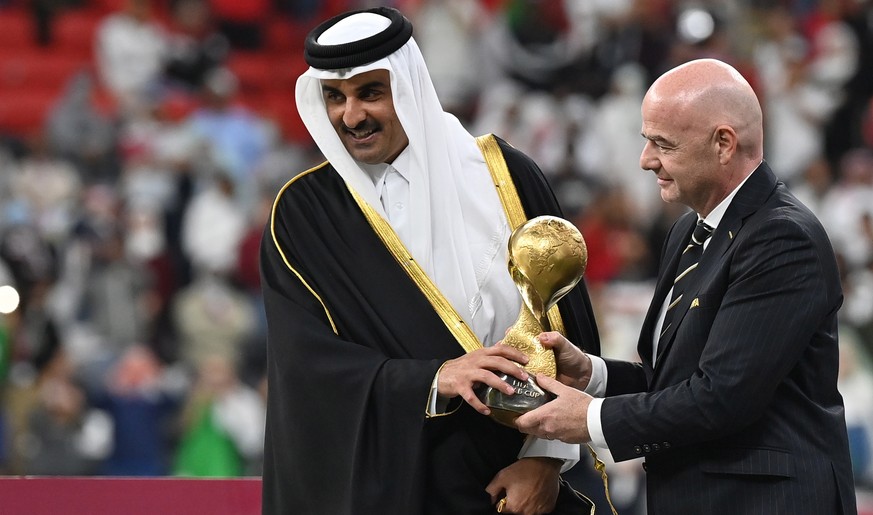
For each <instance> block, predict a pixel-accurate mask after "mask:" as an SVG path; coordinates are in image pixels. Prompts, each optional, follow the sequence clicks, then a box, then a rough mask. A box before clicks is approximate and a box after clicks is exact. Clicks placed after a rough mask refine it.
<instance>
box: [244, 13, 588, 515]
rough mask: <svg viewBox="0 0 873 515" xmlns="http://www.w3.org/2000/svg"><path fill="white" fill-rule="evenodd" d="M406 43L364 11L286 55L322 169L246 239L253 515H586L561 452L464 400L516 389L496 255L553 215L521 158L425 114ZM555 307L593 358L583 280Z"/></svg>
mask: <svg viewBox="0 0 873 515" xmlns="http://www.w3.org/2000/svg"><path fill="white" fill-rule="evenodd" d="M411 35H412V25H411V24H410V22H409V21H408V20H407V19H406V18H404V17H403V15H402V14H400V13H399V11H397V10H395V9H391V8H376V9H369V10H364V11H353V12H350V13H345V14H342V15H339V16H336V17H334V18H332V19H330V20H328V21H327V22H325V23H323V24H321V25H319V26H318V27H316V28H315V29H314V30H313V31H312V32H311V33H310V34H309V36H308V37H307V40H306V52H305V57H306V60H307V62H308V64H309V65H310V68H309V69H308V70H307V71H306V72H305V73H304V74H303V75H302V76H301V77H300V78H299V79H298V82H297V90H296V97H297V107H298V111H299V113H300V116H301V119H302V120H303V122H304V123H305V125H306V127H307V129H308V130H309V132H310V134H311V135H312V137H313V139H314V141H315V142H316V143H317V144H318V147H319V149H320V150H321V151H322V153H323V154H324V157H325V158H326V159H327V161H326V162H325V163H323V164H322V165H320V166H317V167H315V168H313V169H310V170H307V171H305V172H303V173H301V174H299V175H297V176H296V177H294V178H293V179H291V180H290V181H289V182H288V183H287V184H286V185H285V186H284V187H283V188H282V190H281V191H280V192H279V194H278V196H277V198H276V201H275V203H274V207H273V212H272V216H271V218H270V221H269V223H268V226H267V228H266V232H265V235H264V239H263V244H262V250H261V274H262V285H263V289H264V302H265V306H266V310H267V320H268V326H269V334H268V351H269V359H268V381H269V401H268V416H267V435H266V443H265V451H266V454H265V465H264V467H265V468H264V479H263V481H264V495H263V510H264V513H276V514H278V513H295V514H296V513H316V514H322V513H330V514H352V513H398V514H447V513H452V514H467V513H470V514H472V513H493V512H495V511H502V512H504V513H531V514H533V513H583V512H582V511H580V510H581V509H587V510H588V511H590V502H589V501H588V500H587V499H585V498H583V497H582V496H579V495H578V494H577V493H575V492H573V491H572V489H571V488H569V485H567V484H566V483H565V482H563V481H562V480H561V479H560V476H559V473H560V471H561V469H562V468H566V467H568V466H572V464H574V463H575V462H576V461H578V460H579V458H580V456H579V447H578V446H573V445H567V444H564V443H561V442H556V441H547V440H540V439H536V438H527V439H526V438H524V437H523V436H522V435H521V434H520V433H518V432H517V431H516V430H515V429H514V428H509V427H506V426H503V425H499V424H497V423H495V422H494V421H493V420H492V419H491V418H489V417H487V416H483V415H485V414H488V412H489V410H488V408H487V407H486V406H485V405H483V404H482V403H481V401H479V399H478V398H477V397H476V395H475V393H474V388H475V387H476V386H477V385H480V384H486V385H488V386H491V387H493V388H497V389H500V390H502V391H504V392H506V393H507V394H511V393H512V392H513V388H512V387H511V386H509V385H508V384H506V383H504V382H503V381H502V380H501V379H500V378H499V377H498V374H502V373H506V374H511V375H514V376H517V377H518V378H519V379H522V380H523V379H525V378H526V377H525V373H524V372H523V371H522V370H521V369H520V368H519V367H518V366H517V365H516V362H521V363H524V362H525V361H526V357H525V356H524V354H522V353H521V352H519V351H517V350H515V349H513V348H510V347H508V346H503V345H494V344H495V343H497V342H498V341H499V340H500V339H501V338H502V337H503V335H504V333H505V331H506V329H507V328H508V327H509V326H511V325H512V323H513V322H514V321H515V318H516V316H517V315H518V313H519V309H520V307H521V302H522V301H521V296H520V294H519V292H518V290H517V288H516V287H515V285H514V283H513V282H512V279H511V277H510V275H509V273H508V271H507V269H506V257H507V256H506V252H507V240H508V239H509V235H510V232H511V231H512V229H513V228H514V227H515V226H517V225H518V224H519V223H520V221H524V220H525V219H527V218H529V217H533V216H538V215H544V214H550V215H557V216H560V214H561V212H560V208H559V207H558V205H557V203H556V201H555V198H554V195H553V193H552V191H551V190H550V189H549V187H548V184H547V183H546V181H545V178H544V177H543V175H542V173H541V172H540V170H539V168H537V166H536V164H534V163H533V162H532V161H531V160H530V159H529V158H527V157H526V156H525V155H523V154H522V153H520V152H518V151H517V150H515V149H513V148H512V147H511V146H509V145H508V144H506V143H505V142H503V141H502V140H500V139H499V138H496V137H494V136H490V135H489V136H487V137H482V138H474V137H473V136H471V135H470V134H469V133H468V132H467V131H466V130H465V129H464V128H463V127H462V126H461V124H460V123H459V122H458V120H457V119H456V118H455V117H453V116H451V115H450V114H448V113H445V112H444V111H443V109H442V107H441V105H440V102H439V100H438V98H437V96H436V92H435V90H434V87H433V84H432V82H431V79H430V77H429V75H428V72H427V69H426V67H425V64H424V60H423V58H422V57H421V53H420V51H419V49H418V46H417V45H416V43H415V40H414V39H412V37H411ZM495 184H497V185H498V186H497V187H496V186H495ZM559 307H560V318H561V319H562V324H563V326H564V328H565V331H566V332H567V334H572V335H575V338H573V341H577V342H580V344H581V345H582V346H583V347H584V348H585V350H586V351H588V352H593V353H599V347H600V345H599V339H598V335H597V329H596V327H595V324H594V316H593V313H592V310H591V304H590V301H589V299H588V295H587V292H586V290H585V287H584V285H581V284H580V285H579V286H577V288H576V289H574V290H573V291H572V292H571V293H570V294H568V295H567V296H565V297H564V298H563V299H562V300H561V302H560V303H559ZM464 401H466V402H464ZM588 511H585V513H587V512H588Z"/></svg>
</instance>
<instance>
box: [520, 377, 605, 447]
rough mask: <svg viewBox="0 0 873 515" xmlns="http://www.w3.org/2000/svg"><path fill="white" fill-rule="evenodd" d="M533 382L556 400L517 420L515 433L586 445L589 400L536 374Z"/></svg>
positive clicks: (588, 440) (554, 381) (589, 397)
mask: <svg viewBox="0 0 873 515" xmlns="http://www.w3.org/2000/svg"><path fill="white" fill-rule="evenodd" d="M536 381H537V384H538V385H540V387H541V388H542V389H543V390H546V391H549V392H552V393H553V394H555V395H557V398H555V399H554V400H552V401H550V402H547V403H545V404H544V405H542V406H540V407H539V408H537V409H535V410H532V411H529V412H527V413H525V414H524V415H522V416H520V417H518V418H517V419H516V420H515V425H516V427H518V429H519V431H521V432H522V433H527V434H531V435H534V436H537V437H539V438H545V439H547V440H561V441H562V442H567V443H587V442H590V441H591V436H590V435H589V434H588V405H589V404H591V399H592V398H593V397H591V396H590V395H588V394H587V393H584V392H581V391H579V390H577V389H575V388H571V387H569V386H566V385H564V384H561V383H560V382H558V381H556V380H554V379H552V378H551V377H548V376H544V375H542V374H539V375H537V377H536Z"/></svg>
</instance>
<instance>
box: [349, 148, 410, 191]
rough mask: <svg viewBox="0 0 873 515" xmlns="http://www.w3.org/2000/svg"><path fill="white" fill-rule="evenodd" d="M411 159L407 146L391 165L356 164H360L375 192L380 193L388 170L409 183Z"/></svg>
mask: <svg viewBox="0 0 873 515" xmlns="http://www.w3.org/2000/svg"><path fill="white" fill-rule="evenodd" d="M411 159H412V153H411V152H410V151H409V145H407V146H406V148H404V149H403V151H402V152H400V154H399V155H398V156H397V157H396V158H394V161H393V162H391V163H378V164H372V165H371V164H367V163H358V164H360V166H361V168H362V169H363V170H364V171H365V172H367V175H369V176H370V179H371V180H372V181H373V185H374V186H376V191H381V187H382V184H383V183H384V182H385V177H386V176H387V175H388V170H391V169H392V168H393V169H394V171H396V172H397V173H399V174H400V176H401V177H403V178H404V179H406V182H409V176H408V173H409V166H410V161H411Z"/></svg>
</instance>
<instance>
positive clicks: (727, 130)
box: [715, 125, 738, 165]
mask: <svg viewBox="0 0 873 515" xmlns="http://www.w3.org/2000/svg"><path fill="white" fill-rule="evenodd" d="M737 141H738V138H737V133H736V131H735V130H734V129H733V127H731V126H730V125H719V126H718V127H716V128H715V144H716V146H717V148H718V161H719V163H721V164H723V165H725V164H727V163H729V162H730V160H731V158H732V157H733V155H734V154H735V153H736V151H737Z"/></svg>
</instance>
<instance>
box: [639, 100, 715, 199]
mask: <svg viewBox="0 0 873 515" xmlns="http://www.w3.org/2000/svg"><path fill="white" fill-rule="evenodd" d="M681 103H682V102H681V100H676V99H675V98H674V97H669V98H668V97H663V96H659V95H652V94H650V95H647V96H646V98H645V100H644V101H643V109H642V116H643V127H642V135H643V137H644V138H646V144H645V146H644V147H643V151H642V154H641V155H640V167H641V168H642V169H643V170H651V171H652V172H654V173H655V175H656V176H657V181H658V186H659V187H660V189H661V199H663V200H664V201H665V202H680V203H682V204H685V205H686V206H689V207H691V208H692V209H694V210H695V211H697V212H698V213H701V214H707V213H708V212H709V211H710V210H711V209H712V208H714V207H715V206H716V205H718V202H720V201H721V198H723V193H724V187H723V185H722V182H724V178H723V176H722V175H721V174H720V173H719V172H720V163H719V156H718V151H719V145H718V143H717V141H716V127H715V126H712V127H707V126H706V125H705V117H703V119H701V117H700V116H695V113H694V112H693V111H694V110H693V109H689V108H688V107H687V105H680V104H681Z"/></svg>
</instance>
